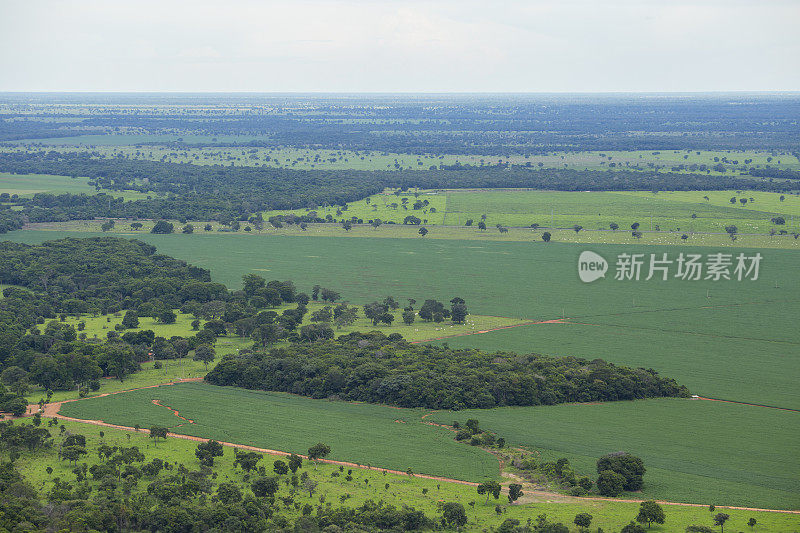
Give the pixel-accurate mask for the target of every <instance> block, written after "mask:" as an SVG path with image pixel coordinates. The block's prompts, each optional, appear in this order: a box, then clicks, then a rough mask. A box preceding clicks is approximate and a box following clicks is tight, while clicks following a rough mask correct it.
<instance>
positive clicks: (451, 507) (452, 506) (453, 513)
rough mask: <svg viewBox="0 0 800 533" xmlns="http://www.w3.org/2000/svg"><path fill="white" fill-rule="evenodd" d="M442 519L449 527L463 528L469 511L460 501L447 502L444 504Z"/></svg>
mask: <svg viewBox="0 0 800 533" xmlns="http://www.w3.org/2000/svg"><path fill="white" fill-rule="evenodd" d="M442 521H443V522H444V523H445V525H446V526H447V527H449V528H456V529H458V528H461V527H463V526H464V525H465V524H466V523H467V512H466V511H465V510H464V506H463V505H461V504H460V503H458V502H447V503H445V504H444V505H442Z"/></svg>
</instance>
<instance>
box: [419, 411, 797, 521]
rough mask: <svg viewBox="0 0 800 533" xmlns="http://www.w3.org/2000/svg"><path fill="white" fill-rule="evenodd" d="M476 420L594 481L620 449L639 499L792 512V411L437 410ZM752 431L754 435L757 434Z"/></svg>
mask: <svg viewBox="0 0 800 533" xmlns="http://www.w3.org/2000/svg"><path fill="white" fill-rule="evenodd" d="M467 418H477V419H478V420H479V421H480V422H481V427H484V428H486V429H489V430H491V431H496V432H497V433H498V435H501V436H504V437H505V438H506V440H508V441H509V442H510V443H513V444H517V445H522V446H524V447H526V448H528V449H530V450H535V451H537V452H539V453H541V454H542V458H543V459H546V460H554V459H555V458H557V457H563V456H566V457H568V458H569V459H570V462H572V463H573V464H574V465H575V466H576V470H577V471H579V472H585V473H591V474H593V473H595V472H596V470H595V464H596V461H597V458H598V457H600V456H601V455H604V454H606V453H610V452H616V451H620V450H623V451H627V452H630V453H632V454H634V455H638V456H640V457H642V458H643V459H644V462H645V466H646V467H647V474H646V475H645V487H644V489H643V490H642V492H641V493H636V494H631V495H629V496H634V497H638V498H650V497H652V498H665V499H669V500H673V501H686V502H695V503H706V504H712V503H715V502H722V501H724V502H727V503H729V504H733V502H736V503H735V505H742V506H748V507H753V506H765V505H771V506H776V507H784V508H789V509H797V508H798V506H800V465H799V464H798V462H797V461H794V460H792V459H791V458H792V457H797V454H798V453H800V443H798V441H797V435H798V433H800V413H796V412H788V411H780V410H777V409H767V408H764V407H753V406H745V405H736V404H730V403H722V402H712V401H704V400H677V399H669V400H642V401H635V402H616V403H604V404H594V405H590V404H569V405H557V406H548V407H508V408H498V409H489V410H467V411H461V412H436V413H434V414H433V415H431V416H429V417H427V420H431V421H435V422H440V423H445V424H450V423H452V421H453V420H460V421H461V422H462V423H463V422H464V421H465V420H466V419H467ZM756 428H758V429H756Z"/></svg>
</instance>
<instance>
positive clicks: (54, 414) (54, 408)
mask: <svg viewBox="0 0 800 533" xmlns="http://www.w3.org/2000/svg"><path fill="white" fill-rule="evenodd" d="M202 380H203V378H188V379H183V380H176V381H171V382H167V383H159V384H156V385H148V386H145V387H136V388H133V389H128V390H122V391H116V392H110V393H106V394H100V395H97V396H90V397H88V398H75V399H70V400H63V401H60V402H53V403H49V404H45V406H44V409H43V410H42V411H40V412H41V413H42V415H43V416H45V417H47V418H58V419H59V420H68V421H71V422H77V423H81V424H90V425H94V426H101V427H108V428H112V429H119V430H122V431H131V432H136V433H140V432H141V429H136V428H133V427H130V426H122V425H118V424H111V423H108V422H104V421H102V420H88V419H82V418H73V417H68V416H59V414H58V413H59V410H60V409H61V406H62V405H63V404H65V403H70V402H76V401H83V400H91V399H93V398H102V397H105V396H111V395H114V394H122V393H125V392H132V391H135V390H144V389H152V388H157V387H164V386H170V385H178V384H180V383H187V382H189V383H190V382H197V381H202ZM703 399H704V400H711V401H727V400H713V399H711V398H703ZM156 402H158V400H153V404H154V405H158V406H160V407H165V408H167V409H169V410H170V411H172V412H173V414H175V416H177V417H178V418H182V419H184V420H187V419H185V418H183V417H181V416H180V415H179V414H178V412H177V411H176V410H174V409H172V408H170V407H167V406H166V405H162V404H161V403H160V402H159V403H156ZM733 403H740V402H733ZM38 407H39V405H38V404H31V405H29V406H28V408H29V411H30V412H31V414H25V415H23V417H29V416H32V413H33V412H34V409H35V408H38ZM765 407H767V406H765ZM434 412H436V411H432V412H429V413H427V414H425V415H423V417H422V418H423V419H424V418H425V417H427V416H429V415H431V414H433V413H434ZM20 418H22V417H20ZM187 422H190V423H194V422H193V421H189V420H187ZM423 424H426V425H432V426H440V424H436V423H434V422H426V421H424V420H423ZM181 425H184V424H181ZM175 427H179V426H175ZM167 435H168V436H169V437H174V438H178V439H183V440H189V441H193V442H208V441H210V440H213V439H207V438H204V437H195V436H193V435H185V434H182V433H173V432H168V433H167ZM216 442H219V443H220V444H222V445H223V446H226V447H230V448H235V449H240V450H247V451H254V452H257V453H265V454H270V455H278V456H283V457H286V456H289V455H292V454H291V452H286V451H283V450H272V449H269V448H259V447H256V446H250V445H247V444H237V443H232V442H225V441H216ZM296 455H299V456H300V457H303V458H304V459H306V460H308V457H307V456H306V455H302V454H296ZM318 461H319V462H321V463H327V464H334V465H341V466H346V467H348V468H360V469H364V470H374V471H377V472H388V473H390V474H396V475H404V476H408V475H411V476H413V477H417V478H421V479H429V480H432V481H441V482H444V483H455V484H460V485H467V486H472V487H476V486H478V483H477V482H474V481H465V480H461V479H454V478H447V477H442V476H431V475H428V474H409V473H408V472H402V471H399V470H392V469H387V468H379V467H373V466H370V465H363V464H359V463H352V462H348V461H337V460H333V459H319V460H318ZM527 485H528V486H527V487H526V488H527V490H528V491H531V492H532V493H534V494H535V495H538V496H541V497H559V498H565V497H566V498H573V499H574V500H575V501H576V502H580V501H606V502H618V503H641V502H643V501H649V500H637V499H615V498H602V497H585V498H582V497H575V496H566V495H564V494H561V493H558V492H550V491H542V490H538V489H536V486H535V485H533V484H527ZM657 503H659V504H661V505H676V506H683V507H707V505H706V504H701V503H688V502H671V501H665V500H657ZM717 508H719V509H734V510H741V511H761V512H770V513H784V514H798V515H800V510H792V509H766V508H758V507H740V506H730V505H718V506H717Z"/></svg>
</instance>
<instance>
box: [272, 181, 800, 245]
mask: <svg viewBox="0 0 800 533" xmlns="http://www.w3.org/2000/svg"><path fill="white" fill-rule="evenodd" d="M706 197H707V198H708V200H706ZM781 197H783V198H784V199H783V200H780V198H781ZM731 198H734V199H735V200H736V201H735V203H731V201H730V200H731ZM740 199H745V200H746V203H745V204H742V203H741V202H740V201H739V200H740ZM751 199H752V201H751ZM416 202H427V203H426V204H425V205H424V206H420V207H419V208H418V209H414V204H415V203H416ZM312 211H313V212H314V213H316V215H317V216H318V217H321V218H325V217H327V216H329V215H330V216H331V217H333V218H334V219H336V220H341V219H343V218H350V217H356V218H359V219H362V220H364V221H365V222H367V221H370V220H374V219H376V218H377V219H380V220H382V221H384V222H386V221H392V222H395V223H397V224H402V223H403V219H404V218H405V217H407V216H409V215H413V216H415V217H417V218H419V219H421V220H422V221H423V222H422V223H423V224H427V225H442V224H444V225H448V226H464V225H465V224H467V222H468V221H469V220H472V226H473V227H474V228H476V229H477V225H478V223H479V222H481V221H482V220H485V223H486V226H487V227H488V230H487V231H490V232H496V229H495V226H496V225H497V224H501V225H503V226H517V227H529V226H530V225H531V224H538V225H539V226H541V227H544V228H548V229H551V228H566V229H571V228H573V227H574V226H575V225H580V226H581V227H582V228H583V229H585V230H598V229H600V230H609V229H610V225H611V224H612V223H614V224H616V225H617V227H618V228H619V230H618V231H619V232H620V233H623V234H625V235H627V236H630V232H631V225H632V224H636V223H638V224H639V226H638V229H639V230H640V231H648V232H649V231H662V232H678V233H679V235H680V234H682V233H687V234H692V233H695V232H701V233H725V227H726V226H729V225H736V226H737V228H738V230H739V232H740V233H769V232H770V231H771V230H773V229H774V230H775V231H776V232H777V231H780V230H786V231H787V232H790V233H791V232H793V231H795V232H796V231H798V228H800V196H795V195H787V194H779V193H769V192H755V191H691V192H658V193H653V192H568V191H533V190H522V189H520V190H514V189H508V190H480V191H477V190H446V191H418V192H409V193H403V194H399V195H395V194H392V193H387V194H376V195H373V196H371V197H369V198H366V199H364V200H359V201H357V202H351V203H349V204H347V209H346V210H344V211H343V210H341V209H340V208H338V207H335V206H334V207H319V208H316V209H313V210H310V209H296V210H293V211H269V212H267V213H264V217H265V218H269V217H271V216H275V215H279V214H282V213H287V212H290V213H295V214H298V215H302V214H308V213H310V212H312ZM794 216H797V217H798V219H797V221H796V222H795V221H794V219H793V218H792V217H794ZM778 217H783V218H784V220H785V224H779V225H776V224H775V223H773V221H772V219H773V218H778Z"/></svg>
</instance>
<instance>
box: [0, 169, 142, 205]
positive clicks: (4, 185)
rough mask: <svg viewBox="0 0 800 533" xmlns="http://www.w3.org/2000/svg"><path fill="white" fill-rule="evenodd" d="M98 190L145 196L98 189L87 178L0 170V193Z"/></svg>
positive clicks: (24, 194) (135, 197) (128, 196)
mask: <svg viewBox="0 0 800 533" xmlns="http://www.w3.org/2000/svg"><path fill="white" fill-rule="evenodd" d="M98 192H104V193H107V194H110V195H112V196H115V197H120V196H121V197H123V198H125V199H126V200H138V199H141V198H146V197H147V195H146V194H143V193H140V192H136V191H110V190H105V189H101V190H100V191H98V190H97V189H96V188H95V187H94V186H93V185H89V179H88V178H80V177H77V178H70V177H68V176H50V175H47V174H10V173H8V172H0V194H1V193H8V194H10V195H14V194H17V195H19V196H22V197H31V196H33V195H34V194H36V193H50V194H63V193H69V194H90V195H91V194H97V193H98Z"/></svg>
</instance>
